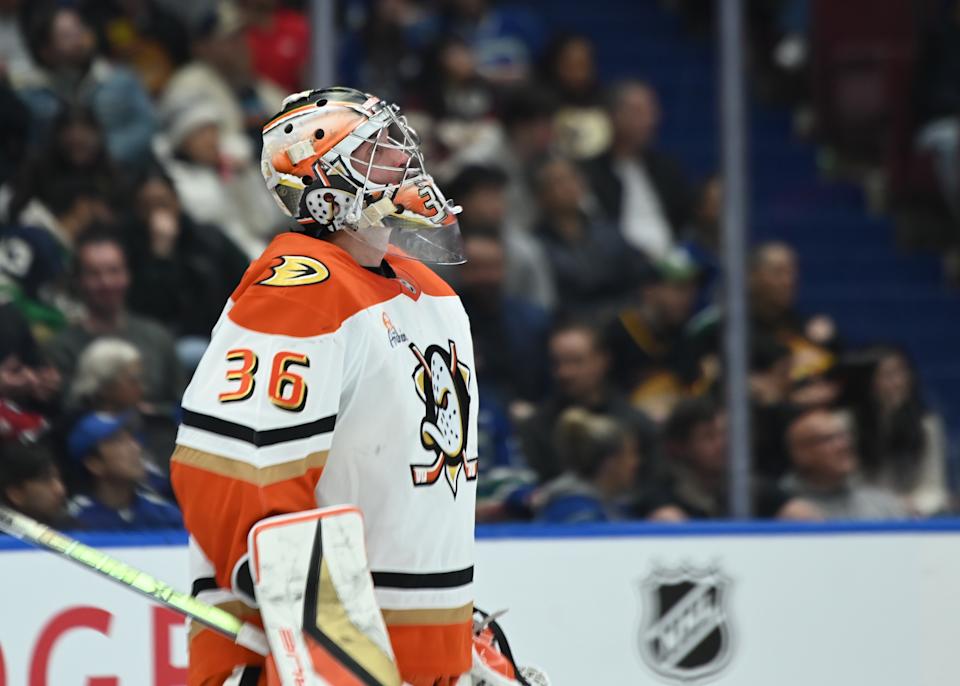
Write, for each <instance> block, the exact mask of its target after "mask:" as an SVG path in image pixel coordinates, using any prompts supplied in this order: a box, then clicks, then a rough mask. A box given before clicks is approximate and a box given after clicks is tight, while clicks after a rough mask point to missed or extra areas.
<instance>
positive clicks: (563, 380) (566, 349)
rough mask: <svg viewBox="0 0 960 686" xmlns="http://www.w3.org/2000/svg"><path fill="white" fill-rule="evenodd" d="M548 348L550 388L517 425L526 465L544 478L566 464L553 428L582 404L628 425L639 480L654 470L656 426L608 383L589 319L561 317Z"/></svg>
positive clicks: (602, 350)
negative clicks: (638, 458)
mask: <svg viewBox="0 0 960 686" xmlns="http://www.w3.org/2000/svg"><path fill="white" fill-rule="evenodd" d="M547 350H548V353H549V356H550V364H551V372H552V377H553V389H554V390H553V393H552V394H551V395H550V396H548V397H547V398H546V399H545V400H544V401H543V402H541V403H540V404H539V405H538V406H537V409H536V411H535V412H534V414H533V416H531V417H530V418H529V419H528V420H527V421H526V422H524V424H523V425H522V426H520V428H519V429H520V438H521V441H522V444H523V450H524V453H525V454H526V456H527V462H528V464H529V465H530V467H531V468H532V469H534V470H535V471H536V472H537V474H538V475H539V476H540V479H541V480H543V481H546V480H549V479H552V478H554V477H556V476H558V475H559V474H560V473H561V472H562V471H563V469H564V465H563V464H561V462H560V460H559V459H558V457H557V455H556V450H555V448H554V443H553V437H554V432H555V430H556V426H557V421H558V420H559V418H560V415H561V414H563V412H564V410H566V409H568V408H571V407H580V408H583V409H585V410H588V411H589V412H591V413H593V414H597V415H603V416H607V417H610V418H612V419H615V420H616V421H618V422H620V423H621V424H622V425H624V426H626V427H627V428H628V429H629V430H630V432H631V434H632V435H633V436H634V437H635V438H636V439H637V443H638V445H639V447H640V453H641V454H642V455H643V458H644V460H643V465H642V467H641V474H640V480H641V482H643V481H645V480H646V479H647V477H648V476H649V475H650V474H651V473H653V472H655V471H656V469H657V449H656V428H655V427H654V426H653V424H652V422H651V421H650V420H649V419H648V418H647V417H646V416H645V415H644V414H643V413H642V412H640V411H639V410H636V409H634V408H633V407H632V406H631V405H630V402H629V401H628V400H627V398H626V397H624V395H623V394H621V393H619V392H618V391H617V390H616V389H614V388H613V387H611V386H610V385H609V384H608V382H607V375H608V372H609V369H610V354H609V352H608V351H607V349H606V347H605V346H604V343H603V340H602V336H601V333H600V330H599V329H598V328H597V327H596V326H594V325H593V324H591V323H590V322H588V321H583V320H568V321H564V322H560V323H559V324H557V325H556V326H555V327H554V329H553V331H552V333H551V335H550V340H549V342H548V345H547Z"/></svg>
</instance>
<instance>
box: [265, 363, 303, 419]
mask: <svg viewBox="0 0 960 686" xmlns="http://www.w3.org/2000/svg"><path fill="white" fill-rule="evenodd" d="M293 365H298V366H300V367H308V368H309V367H310V360H309V359H308V358H307V356H306V355H300V354H298V353H291V352H282V353H277V354H276V356H274V358H273V368H272V369H271V370H270V402H272V403H273V404H274V405H276V406H277V407H279V408H280V409H281V410H287V411H288V412H299V411H300V410H302V409H303V406H304V405H306V404H307V384H306V382H305V381H304V380H303V377H302V376H300V375H299V374H294V373H293V372H291V371H290V367H292V366H293Z"/></svg>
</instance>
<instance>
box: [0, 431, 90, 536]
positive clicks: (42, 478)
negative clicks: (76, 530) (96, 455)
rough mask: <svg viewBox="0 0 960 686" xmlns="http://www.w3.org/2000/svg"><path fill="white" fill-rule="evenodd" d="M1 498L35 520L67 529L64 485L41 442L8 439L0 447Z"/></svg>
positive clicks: (55, 465) (69, 523)
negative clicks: (22, 441) (31, 442)
mask: <svg viewBox="0 0 960 686" xmlns="http://www.w3.org/2000/svg"><path fill="white" fill-rule="evenodd" d="M0 502H2V503H4V504H6V505H9V506H11V507H12V508H13V509H15V510H17V511H18V512H22V513H23V514H25V515H27V516H28V517H33V518H34V519H36V520H37V521H38V522H40V523H42V524H46V525H48V526H52V527H54V528H57V529H68V528H71V527H72V526H73V521H72V519H71V518H70V516H69V515H68V514H67V508H66V505H67V489H66V488H65V487H64V485H63V481H62V480H61V479H60V470H59V469H58V468H57V463H56V461H55V460H54V458H53V454H52V453H51V451H50V449H49V447H48V446H47V445H46V444H44V443H33V444H29V445H27V444H24V443H20V442H18V441H7V442H4V443H3V444H2V447H0Z"/></svg>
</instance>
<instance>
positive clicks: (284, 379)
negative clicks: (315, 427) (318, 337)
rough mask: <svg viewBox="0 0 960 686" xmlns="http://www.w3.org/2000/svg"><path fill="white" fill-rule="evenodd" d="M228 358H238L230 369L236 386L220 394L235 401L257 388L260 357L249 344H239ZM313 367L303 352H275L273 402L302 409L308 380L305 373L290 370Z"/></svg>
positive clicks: (224, 399) (269, 388) (288, 408)
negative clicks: (296, 367) (247, 346)
mask: <svg viewBox="0 0 960 686" xmlns="http://www.w3.org/2000/svg"><path fill="white" fill-rule="evenodd" d="M227 362H236V363H237V365H236V366H235V367H231V368H229V369H227V373H226V379H227V381H231V382H233V383H235V384H237V385H236V387H235V388H233V389H231V390H228V391H224V392H223V393H220V394H219V395H217V399H218V400H219V401H220V402H222V403H235V402H240V401H242V400H247V399H248V398H250V397H251V396H252V395H253V393H254V391H255V390H256V388H257V379H256V375H257V370H258V369H259V367H260V360H259V358H258V357H257V354H256V353H255V352H253V351H252V350H250V349H249V348H236V349H234V350H230V351H228V352H227ZM294 366H299V367H307V368H309V367H310V359H309V358H308V357H307V356H306V355H301V354H300V353H295V352H290V351H282V352H278V353H277V354H276V355H274V356H273V363H272V364H271V365H270V381H269V382H268V384H267V394H268V397H269V398H270V402H271V403H273V404H274V405H276V406H277V407H279V408H280V409H281V410H286V411H287V412H300V411H301V410H303V407H304V405H306V404H307V382H306V381H305V380H304V378H303V377H302V376H300V375H299V374H296V373H295V372H292V371H290V367H294Z"/></svg>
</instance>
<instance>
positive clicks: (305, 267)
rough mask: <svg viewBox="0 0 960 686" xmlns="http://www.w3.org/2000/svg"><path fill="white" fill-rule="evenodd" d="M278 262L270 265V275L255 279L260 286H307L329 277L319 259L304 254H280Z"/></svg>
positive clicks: (327, 271)
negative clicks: (258, 279)
mask: <svg viewBox="0 0 960 686" xmlns="http://www.w3.org/2000/svg"><path fill="white" fill-rule="evenodd" d="M280 260H281V261H280V264H277V265H273V266H271V267H270V276H268V277H267V278H265V279H262V280H260V281H257V283H258V284H260V285H261V286H309V285H310V284H312V283H320V282H321V281H326V280H327V279H329V278H330V270H329V269H327V266H326V265H325V264H324V263H323V262H321V261H320V260H317V259H314V258H312V257H307V256H306V255H281V256H280Z"/></svg>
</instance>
